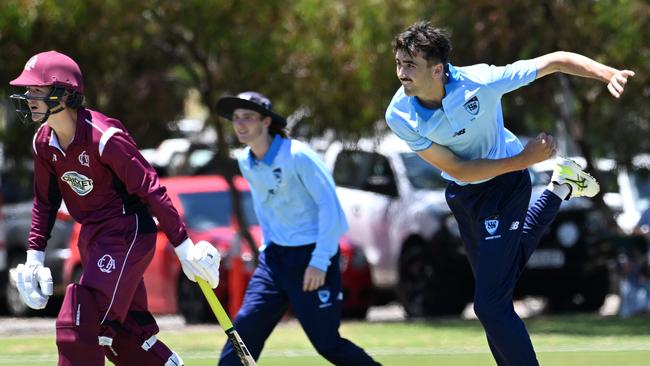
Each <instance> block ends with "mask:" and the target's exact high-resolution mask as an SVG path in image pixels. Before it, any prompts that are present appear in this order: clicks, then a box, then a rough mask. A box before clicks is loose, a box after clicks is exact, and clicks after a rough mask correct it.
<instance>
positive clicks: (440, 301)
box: [397, 244, 467, 317]
mask: <svg viewBox="0 0 650 366" xmlns="http://www.w3.org/2000/svg"><path fill="white" fill-rule="evenodd" d="M399 276H400V280H399V288H398V290H397V295H398V297H399V300H400V302H401V303H402V306H404V310H405V311H406V314H407V315H408V316H411V317H421V316H441V315H459V314H461V313H462V312H463V310H464V309H465V306H466V304H467V302H466V301H465V298H464V296H463V293H462V284H461V283H460V282H461V281H460V280H459V279H458V278H457V277H456V276H452V275H449V274H446V273H442V272H441V271H438V270H437V269H436V265H435V263H434V261H433V259H432V258H431V255H429V253H427V251H426V250H425V247H424V245H423V244H414V245H409V246H408V247H406V248H405V249H404V251H403V253H402V256H401V258H400V264H399Z"/></svg>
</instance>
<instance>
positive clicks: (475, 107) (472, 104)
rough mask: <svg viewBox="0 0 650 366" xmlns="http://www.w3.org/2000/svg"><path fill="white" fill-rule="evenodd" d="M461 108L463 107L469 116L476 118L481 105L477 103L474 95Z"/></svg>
mask: <svg viewBox="0 0 650 366" xmlns="http://www.w3.org/2000/svg"><path fill="white" fill-rule="evenodd" d="M463 107H465V110H466V111H467V112H468V113H469V114H471V115H474V116H476V115H477V114H478V111H479V110H480V109H481V104H480V103H479V102H478V97H477V96H476V95H475V96H473V97H471V98H470V99H469V100H468V101H467V102H465V104H463Z"/></svg>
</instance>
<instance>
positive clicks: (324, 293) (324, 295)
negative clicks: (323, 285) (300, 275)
mask: <svg viewBox="0 0 650 366" xmlns="http://www.w3.org/2000/svg"><path fill="white" fill-rule="evenodd" d="M318 300H320V302H321V303H322V304H320V306H318V307H319V308H325V307H328V306H331V305H332V303H331V302H328V301H329V300H330V290H328V289H324V290H318Z"/></svg>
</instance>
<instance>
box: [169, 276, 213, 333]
mask: <svg viewBox="0 0 650 366" xmlns="http://www.w3.org/2000/svg"><path fill="white" fill-rule="evenodd" d="M181 275H182V274H181ZM177 293H178V309H179V311H180V312H181V315H183V317H184V318H185V322H186V323H187V324H199V323H207V322H209V321H210V320H211V317H210V314H211V313H210V308H209V305H208V303H207V301H206V300H205V298H204V296H203V293H202V292H201V288H199V285H197V284H196V283H194V282H192V281H190V280H188V279H187V278H185V276H182V277H181V279H180V280H179V281H178V292H177Z"/></svg>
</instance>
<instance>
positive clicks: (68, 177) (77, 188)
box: [61, 172, 93, 196]
mask: <svg viewBox="0 0 650 366" xmlns="http://www.w3.org/2000/svg"><path fill="white" fill-rule="evenodd" d="M61 180H62V181H64V182H66V183H68V185H69V186H70V188H72V190H73V191H74V192H75V193H76V194H78V195H80V196H85V195H87V194H88V193H90V191H92V190H93V180H92V179H90V178H88V177H86V176H85V175H83V174H79V173H77V172H65V173H63V175H62V176H61Z"/></svg>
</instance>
